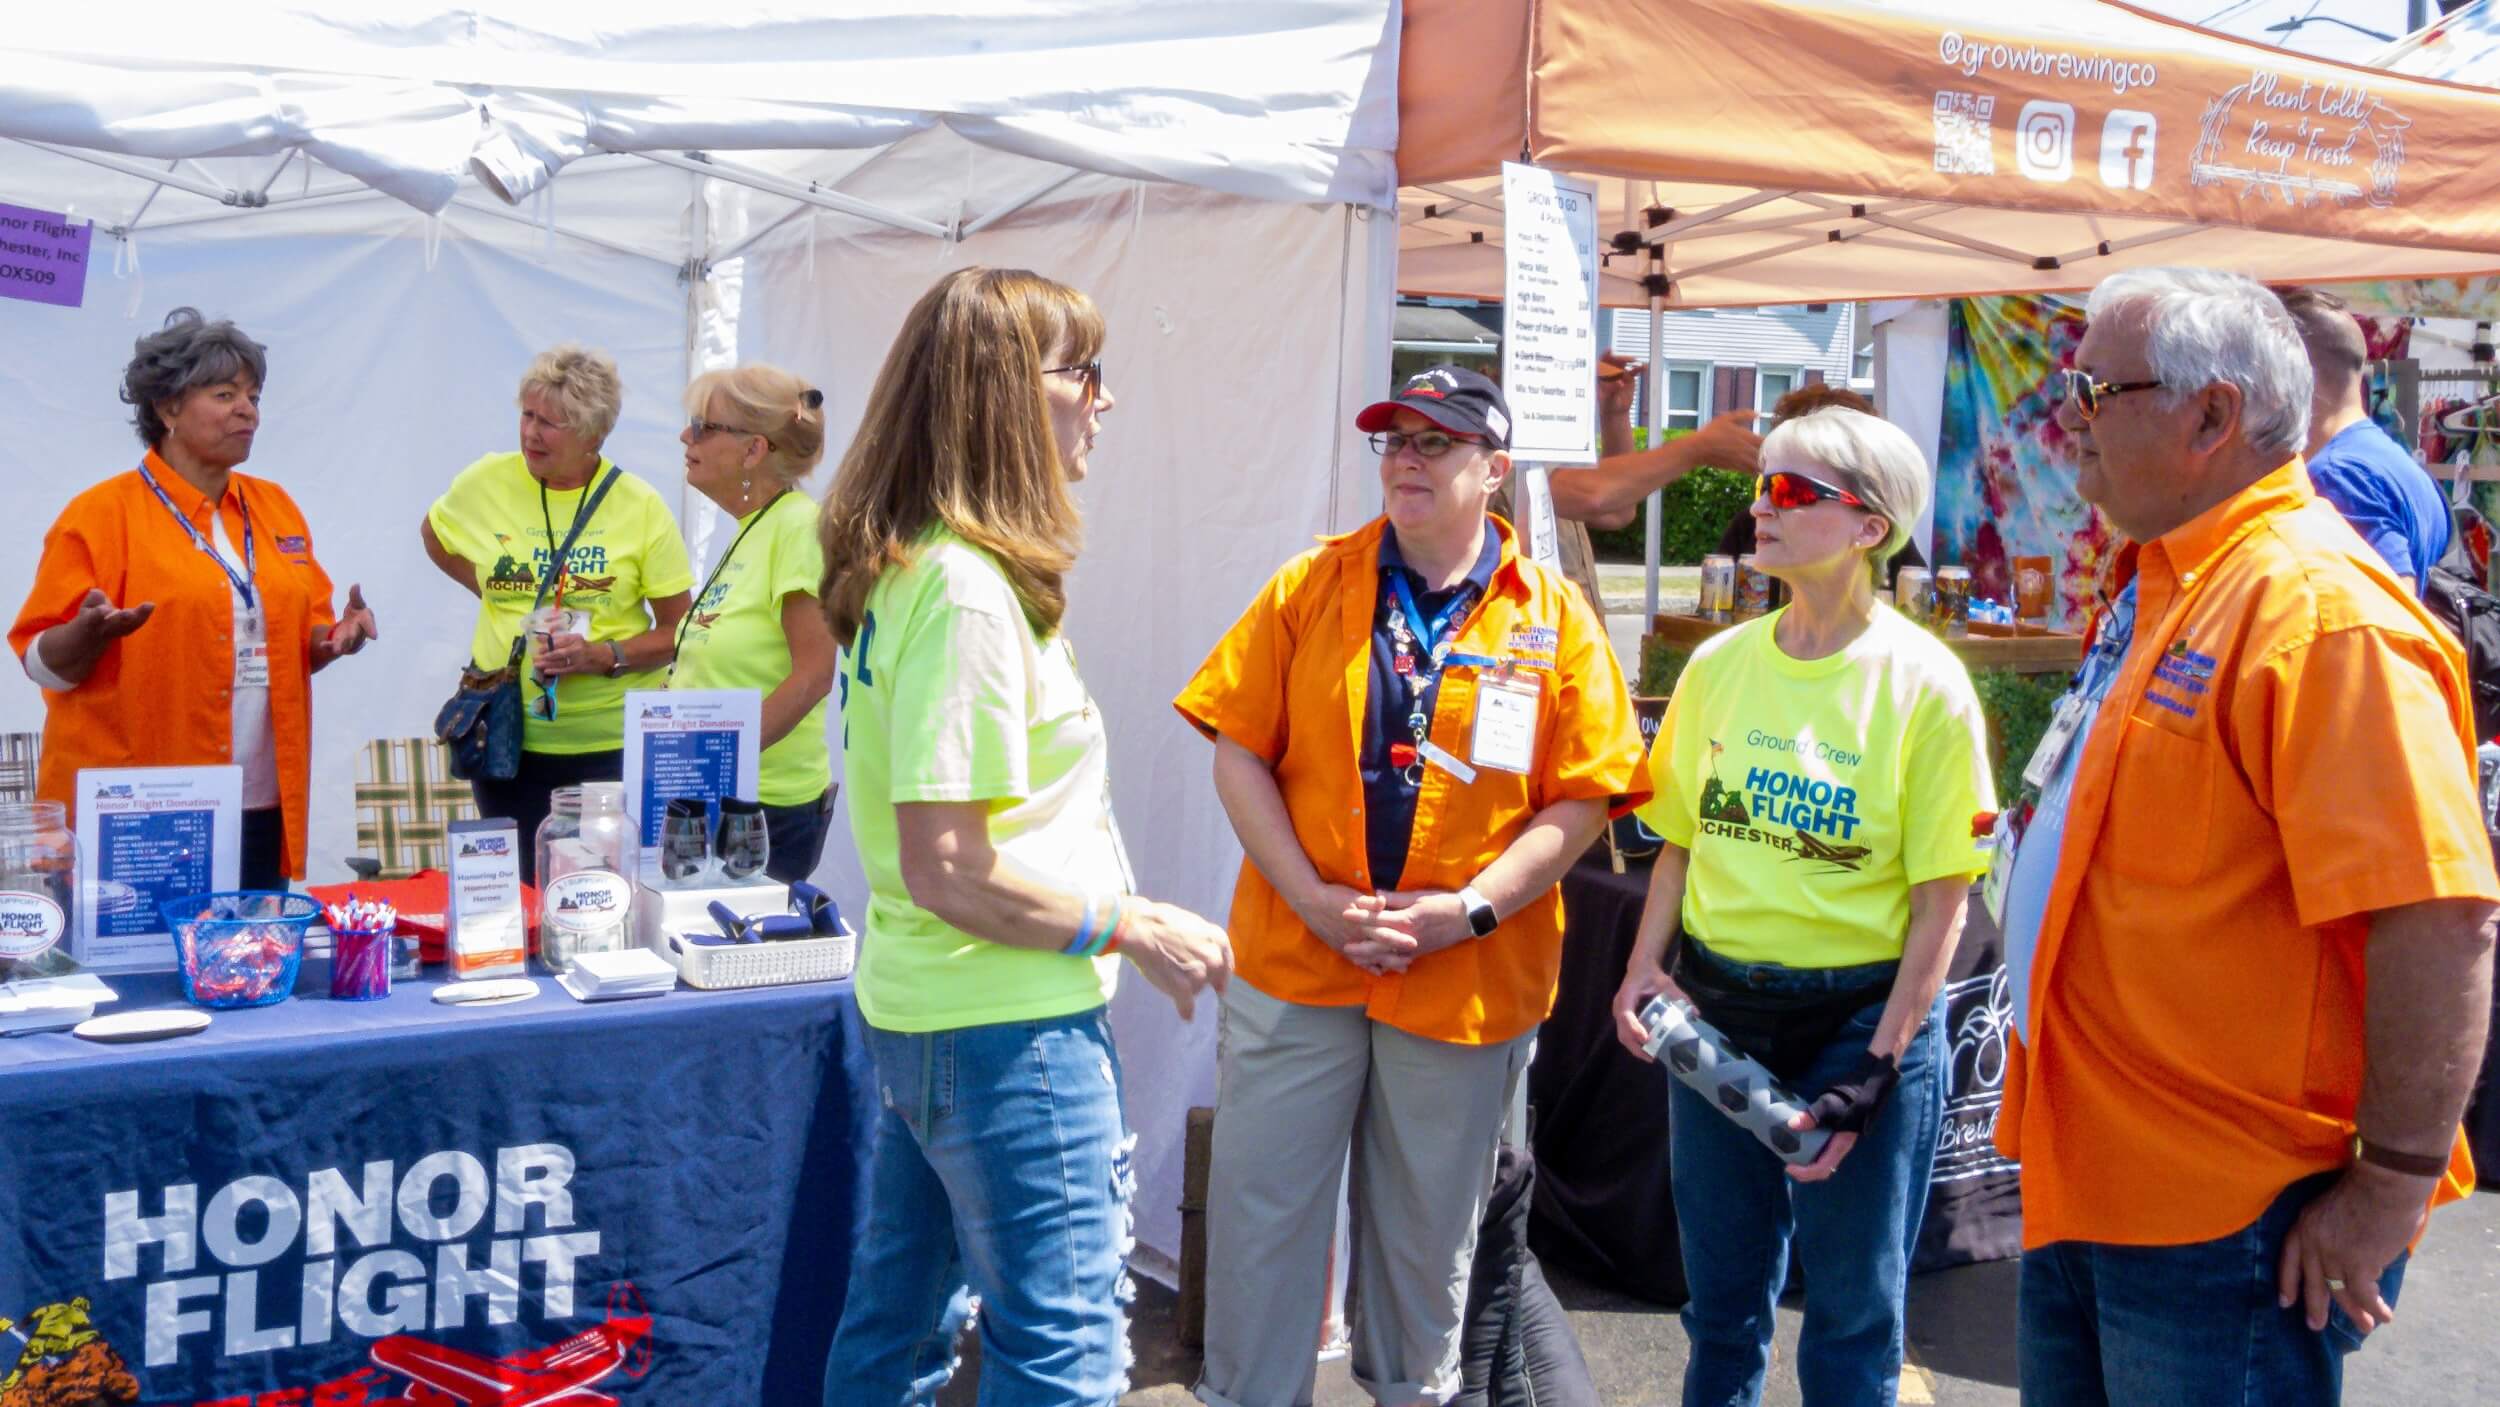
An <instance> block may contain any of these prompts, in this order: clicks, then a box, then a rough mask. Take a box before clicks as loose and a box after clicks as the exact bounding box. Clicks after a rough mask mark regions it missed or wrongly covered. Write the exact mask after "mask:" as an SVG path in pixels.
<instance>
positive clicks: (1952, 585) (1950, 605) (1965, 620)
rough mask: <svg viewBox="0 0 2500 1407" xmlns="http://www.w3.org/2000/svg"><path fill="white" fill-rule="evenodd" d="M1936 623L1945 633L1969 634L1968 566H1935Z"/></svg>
mask: <svg viewBox="0 0 2500 1407" xmlns="http://www.w3.org/2000/svg"><path fill="white" fill-rule="evenodd" d="M1936 624H1937V625H1939V626H1941V627H1942V628H1943V630H1944V633H1945V634H1947V635H1968V634H1970V568H1968V567H1938V568H1936Z"/></svg>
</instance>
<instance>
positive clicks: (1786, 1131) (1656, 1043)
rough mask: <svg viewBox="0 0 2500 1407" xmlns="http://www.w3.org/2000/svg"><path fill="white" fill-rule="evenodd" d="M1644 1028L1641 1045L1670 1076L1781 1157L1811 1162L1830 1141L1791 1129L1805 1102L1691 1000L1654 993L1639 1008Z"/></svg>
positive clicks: (1821, 1132) (1825, 1135)
mask: <svg viewBox="0 0 2500 1407" xmlns="http://www.w3.org/2000/svg"><path fill="white" fill-rule="evenodd" d="M1641 1028H1642V1029H1643V1030H1646V1031H1647V1032H1649V1039H1648V1040H1647V1041H1645V1042H1643V1048H1644V1049H1646V1050H1647V1051H1648V1052H1649V1053H1650V1054H1651V1055H1653V1056H1655V1057H1657V1058H1658V1059H1659V1060H1660V1061H1662V1062H1664V1063H1665V1065H1666V1067H1667V1070H1668V1072H1669V1073H1670V1074H1672V1075H1674V1076H1675V1077H1676V1078H1677V1079H1679V1080H1682V1081H1683V1082H1684V1083H1685V1084H1686V1085H1688V1086H1690V1087H1691V1088H1692V1089H1693V1090H1694V1091H1695V1092H1696V1093H1698V1094H1700V1095H1701V1097H1702V1098H1704V1099H1707V1100H1709V1101H1710V1102H1711V1104H1713V1105H1714V1106H1716V1107H1717V1108H1718V1111H1719V1112H1720V1113H1722V1114H1725V1115H1727V1116H1728V1117H1729V1118H1731V1119H1733V1120H1735V1121H1736V1122H1737V1123H1738V1124H1739V1125H1741V1126H1742V1127H1743V1128H1744V1129H1745V1131H1746V1132H1748V1133H1750V1134H1752V1135H1753V1136H1754V1137H1755V1138H1757V1139H1760V1140H1761V1141H1762V1146H1763V1147H1765V1148H1768V1149H1770V1150H1771V1151H1772V1152H1774V1153H1777V1154H1779V1155H1780V1157H1781V1158H1783V1159H1785V1160H1787V1161H1788V1162H1791V1163H1799V1164H1803V1163H1811V1162H1813V1161H1814V1160H1815V1158H1816V1157H1817V1156H1819V1155H1820V1154H1821V1153H1822V1151H1823V1145H1824V1144H1826V1143H1829V1142H1830V1141H1831V1137H1832V1136H1831V1133H1830V1132H1829V1131H1828V1130H1825V1129H1806V1130H1804V1131H1802V1132H1801V1131H1799V1130H1797V1129H1792V1128H1790V1127H1789V1126H1788V1121H1789V1120H1791V1119H1794V1118H1796V1117H1797V1116H1798V1115H1799V1114H1802V1113H1804V1112H1805V1111H1806V1108H1805V1105H1803V1104H1801V1103H1799V1102H1798V1100H1797V1096H1795V1095H1793V1094H1791V1093H1789V1092H1788V1090H1787V1089H1786V1088H1785V1087H1783V1086H1782V1085H1781V1084H1780V1082H1779V1081H1778V1080H1775V1079H1773V1078H1771V1072H1770V1071H1768V1070H1765V1069H1763V1068H1762V1066H1761V1064H1760V1063H1759V1062H1758V1061H1756V1060H1754V1059H1753V1058H1752V1057H1751V1056H1749V1055H1747V1054H1745V1053H1744V1052H1743V1051H1741V1050H1738V1049H1737V1048H1736V1047H1735V1046H1733V1045H1730V1044H1729V1043H1728V1039H1727V1037H1725V1036H1723V1035H1720V1034H1719V1030H1718V1028H1717V1027H1715V1026H1713V1025H1711V1024H1710V1023H1709V1022H1707V1021H1704V1020H1702V1019H1701V1015H1700V1013H1698V1012H1696V1011H1694V1010H1693V1006H1692V1003H1690V1002H1686V1001H1678V1000H1675V999H1673V998H1669V997H1663V996H1660V997H1652V998H1650V1001H1649V1005H1647V1006H1645V1007H1642V1008H1641Z"/></svg>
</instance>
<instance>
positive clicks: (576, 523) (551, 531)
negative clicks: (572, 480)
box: [538, 479, 592, 610]
mask: <svg viewBox="0 0 2500 1407" xmlns="http://www.w3.org/2000/svg"><path fill="white" fill-rule="evenodd" d="M591 487H592V486H591V485H589V484H584V485H582V497H581V501H580V502H578V503H576V504H574V505H573V521H572V523H571V525H570V526H568V527H566V528H565V530H564V539H563V541H562V543H561V544H559V543H558V542H557V539H556V520H555V519H554V518H552V517H550V516H548V513H547V481H546V480H544V479H541V480H539V481H538V521H539V523H540V525H542V526H543V527H545V528H546V529H547V551H548V552H550V553H551V554H553V555H552V556H551V557H550V558H549V560H548V566H547V570H549V571H551V572H553V573H555V576H554V578H553V580H554V582H555V592H556V608H557V609H558V610H561V609H563V607H564V579H565V577H567V576H569V575H571V574H572V570H573V560H572V559H573V541H574V539H576V538H578V537H580V536H581V534H582V519H583V517H584V516H586V515H587V514H588V513H589V512H590V505H591V495H590V490H591Z"/></svg>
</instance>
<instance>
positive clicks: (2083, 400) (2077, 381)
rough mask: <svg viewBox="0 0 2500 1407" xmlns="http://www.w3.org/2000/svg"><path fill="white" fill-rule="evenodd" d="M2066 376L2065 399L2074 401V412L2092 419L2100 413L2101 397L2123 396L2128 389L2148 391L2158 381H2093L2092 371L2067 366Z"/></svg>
mask: <svg viewBox="0 0 2500 1407" xmlns="http://www.w3.org/2000/svg"><path fill="white" fill-rule="evenodd" d="M2064 374H2065V377H2066V399H2068V400H2070V401H2073V402H2074V403H2075V414H2077V415H2080V416H2082V417H2083V418H2084V419H2085V420H2087V421H2088V420H2092V419H2094V418H2096V417H2098V416H2099V415H2100V413H2101V397H2103V396H2123V395H2125V394H2127V393H2128V392H2129V391H2150V390H2153V389H2155V388H2156V387H2158V386H2160V385H2161V383H2160V382H2159V381H2095V380H2093V379H2092V373H2090V372H2088V371H2076V370H2074V369H2072V368H2069V369H2068V370H2067V371H2066V372H2065V373H2064Z"/></svg>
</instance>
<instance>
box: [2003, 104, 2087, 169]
mask: <svg viewBox="0 0 2500 1407" xmlns="http://www.w3.org/2000/svg"><path fill="white" fill-rule="evenodd" d="M2014 164H2015V165H2016V166H2019V167H2021V168H2022V173H2023V174H2024V175H2026V176H2029V177H2030V178H2031V179H2033V180H2035V181H2063V180H2066V179H2068V178H2069V177H2071V176H2073V175H2074V174H2075V109H2074V107H2073V105H2071V104H2068V103H2050V102H2028V103H2025V104H2023V114H2022V116H2021V117H2019V118H2016V119H2015V121H2014Z"/></svg>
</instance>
